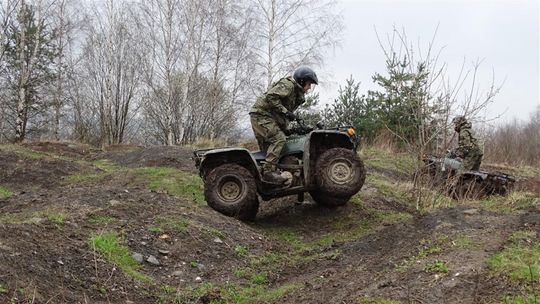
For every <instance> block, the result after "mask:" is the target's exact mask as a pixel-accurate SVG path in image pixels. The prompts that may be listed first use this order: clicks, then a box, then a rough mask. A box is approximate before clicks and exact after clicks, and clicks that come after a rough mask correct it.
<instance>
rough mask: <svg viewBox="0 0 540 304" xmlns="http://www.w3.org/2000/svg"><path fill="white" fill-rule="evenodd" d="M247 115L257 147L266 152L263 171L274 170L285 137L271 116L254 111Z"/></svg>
mask: <svg viewBox="0 0 540 304" xmlns="http://www.w3.org/2000/svg"><path fill="white" fill-rule="evenodd" d="M249 116H250V119H251V128H252V129H253V132H254V133H255V138H256V139H257V143H258V144H259V149H260V150H261V151H264V152H266V164H264V166H263V171H264V172H269V171H275V170H276V164H277V162H278V160H279V155H280V154H281V150H282V149H283V146H284V145H285V140H286V139H287V137H286V136H285V133H283V131H281V129H280V128H279V126H278V125H277V123H276V121H275V120H274V119H273V118H271V117H268V116H263V115H259V114H256V113H251V114H249Z"/></svg>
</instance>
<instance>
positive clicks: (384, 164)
mask: <svg viewBox="0 0 540 304" xmlns="http://www.w3.org/2000/svg"><path fill="white" fill-rule="evenodd" d="M360 154H361V157H362V159H364V162H365V164H366V165H367V166H369V167H372V168H375V170H383V171H394V172H396V173H400V174H403V175H409V174H411V173H412V172H414V167H415V160H414V158H413V157H412V156H411V155H410V154H405V153H400V154H396V153H391V152H388V151H384V150H381V149H377V148H374V147H368V148H364V149H362V150H361V151H360Z"/></svg>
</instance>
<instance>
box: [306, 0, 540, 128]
mask: <svg viewBox="0 0 540 304" xmlns="http://www.w3.org/2000/svg"><path fill="white" fill-rule="evenodd" d="M339 2H340V3H339V8H340V9H342V10H343V11H342V14H343V17H344V23H345V27H346V28H345V31H344V33H343V42H342V46H341V47H340V48H339V49H337V50H336V51H335V54H333V55H332V54H331V55H330V57H329V58H328V60H327V61H326V66H325V71H324V72H327V73H323V71H321V73H320V74H321V76H322V77H319V78H320V82H321V86H319V87H318V88H317V91H318V92H319V93H320V97H321V102H322V103H328V102H330V101H332V100H333V99H334V98H336V97H337V95H338V88H339V86H340V85H341V86H343V85H344V84H345V81H346V79H348V78H349V77H350V76H351V75H352V77H353V79H355V80H356V81H360V82H361V85H360V90H361V92H362V93H365V92H366V91H367V90H368V89H376V88H377V87H376V85H375V84H373V82H372V80H371V76H372V75H373V74H374V73H375V72H379V73H383V74H384V73H385V62H384V57H383V53H382V50H381V48H380V46H379V44H378V42H377V37H376V34H375V28H376V29H377V32H378V33H379V36H381V37H383V36H385V35H386V34H390V33H391V32H392V28H393V26H395V27H396V28H398V29H404V30H405V32H406V34H407V37H408V39H409V41H412V42H415V43H416V42H418V41H419V42H420V45H421V46H422V49H423V50H427V44H428V43H429V42H430V41H431V40H432V37H433V34H434V32H435V30H436V28H437V25H439V29H438V32H437V35H436V37H435V50H439V49H440V48H442V47H444V49H443V50H442V53H441V57H440V61H444V62H446V63H447V64H448V65H449V69H448V75H449V76H450V77H451V79H453V78H457V76H458V73H459V70H460V68H461V66H462V63H463V60H464V58H465V60H466V63H467V67H468V68H470V67H471V65H470V64H471V63H472V62H474V61H476V60H477V59H480V60H483V62H482V64H481V66H480V71H479V73H478V77H479V80H480V88H481V89H482V90H483V91H484V90H487V89H488V88H489V85H490V84H491V81H492V75H493V72H494V75H495V83H496V84H500V83H501V82H502V81H504V84H503V87H502V90H501V92H500V93H499V94H498V95H497V96H496V98H495V102H494V103H493V104H492V105H491V106H490V108H489V109H488V111H489V113H487V116H488V117H493V116H496V115H501V114H502V117H501V119H500V120H499V121H508V120H511V119H513V118H518V119H524V120H526V119H528V118H529V115H530V114H531V113H532V112H533V111H534V110H535V108H536V107H537V106H538V105H539V104H540V101H539V87H540V86H539V57H540V51H539V17H538V16H539V11H540V8H539V0H469V1H466V0H454V1H451V0H429V1H428V0H425V1H421V0H420V1H419V0H416V1H415V0H401V1H400V0H341V1H339ZM328 73H330V74H331V75H329V74H328ZM323 83H324V84H323Z"/></svg>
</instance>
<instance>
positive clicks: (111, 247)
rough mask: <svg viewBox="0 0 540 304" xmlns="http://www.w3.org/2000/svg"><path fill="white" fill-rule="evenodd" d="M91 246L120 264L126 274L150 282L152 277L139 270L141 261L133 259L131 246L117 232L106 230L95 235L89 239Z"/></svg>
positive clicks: (110, 260) (112, 261)
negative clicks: (124, 242) (125, 243)
mask: <svg viewBox="0 0 540 304" xmlns="http://www.w3.org/2000/svg"><path fill="white" fill-rule="evenodd" d="M89 245H90V248H92V249H93V250H96V251H97V252H99V253H100V254H101V255H103V257H104V258H105V259H107V261H109V262H111V263H113V264H115V265H116V266H118V267H119V268H120V269H122V271H124V272H125V273H126V274H128V275H130V276H131V277H133V278H134V279H136V280H139V281H142V282H149V281H151V279H150V278H149V277H147V276H145V275H144V274H142V273H140V272H138V269H139V268H140V265H139V263H137V261H135V259H133V257H132V256H131V253H130V252H129V248H128V247H127V246H125V245H123V242H122V240H121V239H120V237H119V236H118V235H117V234H116V233H115V232H105V233H101V234H96V235H93V236H92V237H91V238H90V240H89Z"/></svg>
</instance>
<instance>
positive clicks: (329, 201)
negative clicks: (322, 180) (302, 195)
mask: <svg viewBox="0 0 540 304" xmlns="http://www.w3.org/2000/svg"><path fill="white" fill-rule="evenodd" d="M309 195H311V198H313V200H314V201H315V203H317V204H319V205H321V206H324V207H328V208H334V207H339V206H344V205H345V204H347V202H348V201H349V199H350V198H351V197H350V196H345V197H342V196H332V195H328V194H324V193H321V192H319V191H310V192H309Z"/></svg>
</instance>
